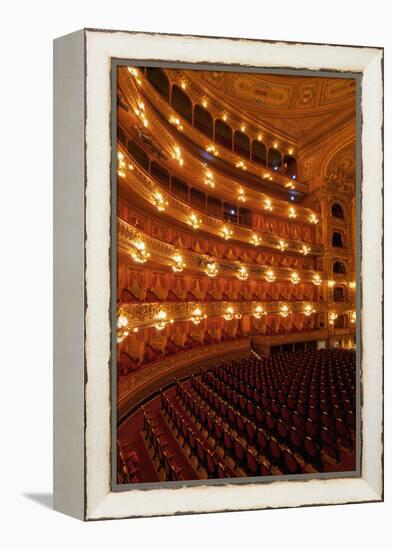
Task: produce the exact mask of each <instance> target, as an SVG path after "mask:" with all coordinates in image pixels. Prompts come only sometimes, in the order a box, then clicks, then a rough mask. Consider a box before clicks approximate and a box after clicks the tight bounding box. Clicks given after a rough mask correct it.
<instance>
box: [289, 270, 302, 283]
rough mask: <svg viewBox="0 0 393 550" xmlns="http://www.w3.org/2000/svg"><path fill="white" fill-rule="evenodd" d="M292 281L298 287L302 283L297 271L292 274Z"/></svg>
mask: <svg viewBox="0 0 393 550" xmlns="http://www.w3.org/2000/svg"><path fill="white" fill-rule="evenodd" d="M291 281H292V283H293V284H294V285H297V284H299V283H300V277H299V275H298V274H297V273H296V271H292V273H291Z"/></svg>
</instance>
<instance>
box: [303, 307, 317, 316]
mask: <svg viewBox="0 0 393 550" xmlns="http://www.w3.org/2000/svg"><path fill="white" fill-rule="evenodd" d="M303 311H304V314H305V315H306V316H307V317H310V315H311V314H312V313H315V309H313V307H312V305H311V304H306V305H305V306H304V310H303Z"/></svg>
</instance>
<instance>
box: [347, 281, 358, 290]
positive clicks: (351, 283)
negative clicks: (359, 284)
mask: <svg viewBox="0 0 393 550" xmlns="http://www.w3.org/2000/svg"><path fill="white" fill-rule="evenodd" d="M349 288H352V289H353V288H356V282H355V281H351V282H350V283H349Z"/></svg>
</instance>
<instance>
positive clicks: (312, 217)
mask: <svg viewBox="0 0 393 550" xmlns="http://www.w3.org/2000/svg"><path fill="white" fill-rule="evenodd" d="M310 222H311V223H318V222H319V220H318V218H317V216H316V214H314V213H312V214H310Z"/></svg>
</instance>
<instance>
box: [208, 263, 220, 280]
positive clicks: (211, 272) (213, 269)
mask: <svg viewBox="0 0 393 550" xmlns="http://www.w3.org/2000/svg"><path fill="white" fill-rule="evenodd" d="M217 273H218V267H217V264H216V262H209V263H208V264H207V265H206V275H207V276H208V277H215V276H216V275H217Z"/></svg>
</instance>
